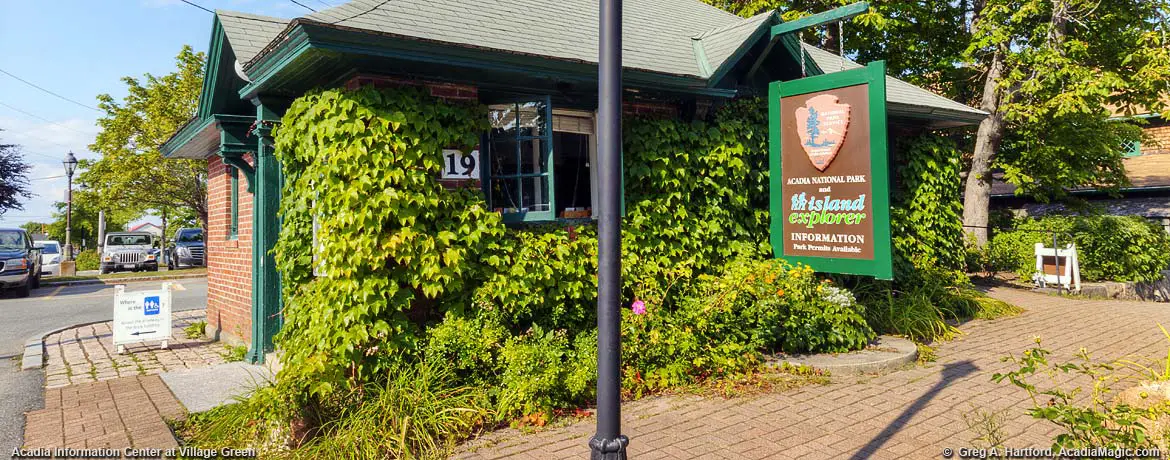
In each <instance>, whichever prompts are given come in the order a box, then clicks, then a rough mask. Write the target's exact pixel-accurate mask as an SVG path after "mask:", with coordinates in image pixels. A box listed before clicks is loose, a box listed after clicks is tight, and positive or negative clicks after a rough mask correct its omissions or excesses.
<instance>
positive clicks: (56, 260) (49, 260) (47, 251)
mask: <svg viewBox="0 0 1170 460" xmlns="http://www.w3.org/2000/svg"><path fill="white" fill-rule="evenodd" d="M33 246H40V248H41V276H45V275H49V276H60V275H61V260H62V257H63V256H64V254H65V253H63V252H61V244H60V243H57V242H56V241H53V240H41V241H33Z"/></svg>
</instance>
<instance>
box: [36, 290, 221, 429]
mask: <svg viewBox="0 0 1170 460" xmlns="http://www.w3.org/2000/svg"><path fill="white" fill-rule="evenodd" d="M204 317H205V312H204V311H203V310H190V311H181V312H175V313H174V316H173V322H172V327H173V328H174V330H173V332H172V336H173V339H172V340H171V341H170V343H169V347H168V348H167V349H166V350H163V349H160V348H159V344H158V342H150V343H149V344H146V345H144V344H135V345H127V346H126V353H125V354H122V355H119V354H117V351H116V348H115V347H114V344H113V337H112V334H111V331H110V324H111V323H109V322H105V323H97V324H91V325H87V326H81V327H77V328H73V329H67V330H65V331H62V332H59V333H56V334H52V335H50V336H48V337H46V338H45V351H46V353H47V354H48V366H47V367H46V368H45V375H46V377H45V387H46V389H45V408H44V409H41V410H37V411H32V412H29V413H27V414H26V424H25V431H24V445H25V447H27V448H39V447H50V448H56V447H66V448H101V447H108V448H116V449H122V448H126V447H135V448H168V447H175V446H178V443H177V442H176V441H175V437H174V435H173V434H171V430H170V427H168V426H167V424H166V421H167V420H174V419H181V418H183V417H185V416H186V410H185V409H184V408H183V406H182V405H181V404H180V403H179V401H178V399H176V398H175V395H174V394H172V393H171V390H170V389H169V388H167V385H166V384H165V383H163V381H162V379H161V378H160V377H159V376H158V375H156V374H159V373H162V372H167V371H174V370H179V369H191V368H197V367H207V366H212V365H215V364H220V363H223V362H224V358H223V356H222V354H221V353H222V350H223V346H222V344H220V343H217V342H211V341H209V339H206V338H201V339H188V338H187V336H186V334H185V333H184V332H183V329H184V328H186V327H187V326H188V325H190V324H192V323H196V322H199V321H203V319H204Z"/></svg>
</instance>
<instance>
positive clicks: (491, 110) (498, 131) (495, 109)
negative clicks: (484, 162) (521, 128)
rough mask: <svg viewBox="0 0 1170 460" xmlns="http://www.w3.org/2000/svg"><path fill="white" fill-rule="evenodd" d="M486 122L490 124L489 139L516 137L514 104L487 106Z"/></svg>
mask: <svg viewBox="0 0 1170 460" xmlns="http://www.w3.org/2000/svg"><path fill="white" fill-rule="evenodd" d="M488 120H489V121H490V122H491V126H492V130H491V133H490V134H489V135H490V136H491V138H493V139H498V138H500V137H504V136H508V137H514V136H515V135H516V104H492V105H489V106H488Z"/></svg>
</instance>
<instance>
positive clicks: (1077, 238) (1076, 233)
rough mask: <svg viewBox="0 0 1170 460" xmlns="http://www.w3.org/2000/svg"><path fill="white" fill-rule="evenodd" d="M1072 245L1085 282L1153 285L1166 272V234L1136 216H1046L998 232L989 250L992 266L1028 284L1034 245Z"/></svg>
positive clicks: (1169, 255) (1169, 243)
mask: <svg viewBox="0 0 1170 460" xmlns="http://www.w3.org/2000/svg"><path fill="white" fill-rule="evenodd" d="M1050 232H1056V233H1057V244H1058V245H1059V246H1061V247H1063V246H1064V245H1066V244H1068V243H1069V242H1070V241H1069V240H1070V239H1071V242H1072V243H1075V244H1076V247H1077V255H1078V256H1079V260H1080V269H1081V278H1082V279H1084V280H1086V281H1136V282H1142V281H1154V280H1157V279H1160V278H1161V277H1162V274H1161V271H1162V270H1165V269H1166V268H1167V267H1170V235H1167V234H1166V231H1165V230H1163V229H1162V228H1161V227H1159V226H1157V225H1156V224H1154V223H1152V222H1150V221H1148V220H1146V219H1143V218H1141V217H1138V216H1076V217H1065V216H1050V217H1044V218H1041V219H1019V220H1017V221H1016V223H1015V228H1014V229H1012V230H1008V231H1003V232H999V233H997V234H996V235H995V237H994V238H993V239H992V240H991V243H990V247H989V249H988V252H989V259H990V261H991V262H990V263H991V264H992V265H994V266H995V267H996V268H997V269H999V270H1004V271H1014V272H1016V273H1017V274H1019V275H1020V276H1021V277H1022V278H1025V279H1030V278H1031V277H1032V274H1033V273H1035V271H1036V256H1035V244H1036V243H1043V244H1044V245H1045V246H1046V247H1052V233H1050Z"/></svg>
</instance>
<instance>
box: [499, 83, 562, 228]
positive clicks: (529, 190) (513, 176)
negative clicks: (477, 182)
mask: <svg viewBox="0 0 1170 460" xmlns="http://www.w3.org/2000/svg"><path fill="white" fill-rule="evenodd" d="M488 108H489V109H490V112H489V117H490V121H491V131H489V132H488V137H487V140H488V142H487V149H488V155H489V158H490V164H489V165H488V168H486V169H487V174H488V180H487V184H486V185H487V192H488V201H489V202H490V203H491V206H492V208H493V209H495V210H497V211H500V212H503V213H504V220H505V221H509V222H521V221H525V222H526V221H537V220H552V219H553V217H554V209H555V206H556V201H555V200H554V197H553V195H552V193H551V191H552V190H554V188H553V187H554V185H555V184H554V182H555V179H556V178H555V177H554V176H553V174H552V171H551V168H550V166H551V164H552V152H553V145H552V126H551V123H550V121H551V118H552V111H551V107H550V105H549V103H548V98H545V99H544V100H542V101H536V102H519V103H511V104H496V105H491V106H489V107H488Z"/></svg>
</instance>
